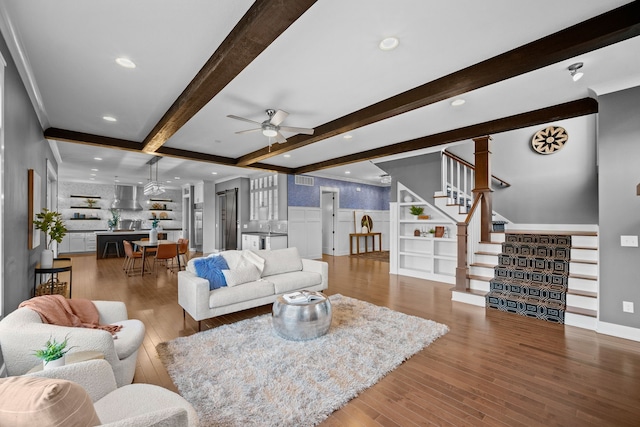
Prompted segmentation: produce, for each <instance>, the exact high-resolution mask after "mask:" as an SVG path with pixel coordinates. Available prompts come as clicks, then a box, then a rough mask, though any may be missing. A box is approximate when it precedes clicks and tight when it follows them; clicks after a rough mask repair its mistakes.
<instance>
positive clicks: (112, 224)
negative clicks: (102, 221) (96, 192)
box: [107, 209, 120, 231]
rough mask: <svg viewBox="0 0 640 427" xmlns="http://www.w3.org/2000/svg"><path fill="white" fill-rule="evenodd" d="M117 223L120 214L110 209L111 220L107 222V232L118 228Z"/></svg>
mask: <svg viewBox="0 0 640 427" xmlns="http://www.w3.org/2000/svg"><path fill="white" fill-rule="evenodd" d="M118 221H120V212H118V210H117V209H111V219H109V220H108V221H107V225H108V226H109V231H113V230H114V229H115V228H116V227H117V226H118Z"/></svg>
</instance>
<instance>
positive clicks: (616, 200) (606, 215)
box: [598, 87, 640, 328]
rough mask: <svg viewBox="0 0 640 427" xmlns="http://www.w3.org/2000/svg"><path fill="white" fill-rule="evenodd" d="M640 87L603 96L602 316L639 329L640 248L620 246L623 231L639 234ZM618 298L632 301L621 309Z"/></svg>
mask: <svg viewBox="0 0 640 427" xmlns="http://www.w3.org/2000/svg"><path fill="white" fill-rule="evenodd" d="M639 100H640V87H636V88H633V89H627V90H624V91H620V92H615V93H611V94H608V95H604V96H601V97H600V98H599V99H598V102H599V118H598V157H599V161H600V183H599V192H600V203H599V206H600V294H601V298H600V320H601V321H603V322H608V323H614V324H618V325H624V326H630V327H634V328H640V279H639V278H640V249H639V248H630V247H624V248H623V247H621V246H620V236H621V235H633V236H637V235H638V234H640V197H639V196H637V195H636V185H638V183H640V166H639V165H638V162H639V161H640V120H639V118H640V101H639ZM622 301H632V302H634V303H635V313H634V314H631V313H623V312H622Z"/></svg>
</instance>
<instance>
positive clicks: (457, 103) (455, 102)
mask: <svg viewBox="0 0 640 427" xmlns="http://www.w3.org/2000/svg"><path fill="white" fill-rule="evenodd" d="M465 102H467V101H465V100H464V99H462V98H458V99H454V100H453V101H451V105H452V106H454V107H459V106H461V105H464V103H465Z"/></svg>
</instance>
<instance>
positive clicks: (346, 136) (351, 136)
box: [343, 134, 353, 139]
mask: <svg viewBox="0 0 640 427" xmlns="http://www.w3.org/2000/svg"><path fill="white" fill-rule="evenodd" d="M343 138H344V139H351V138H353V135H349V134H347V135H345V136H343Z"/></svg>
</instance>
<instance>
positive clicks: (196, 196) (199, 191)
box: [193, 182, 204, 203]
mask: <svg viewBox="0 0 640 427" xmlns="http://www.w3.org/2000/svg"><path fill="white" fill-rule="evenodd" d="M193 203H204V182H196V184H195V185H194V186H193Z"/></svg>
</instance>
